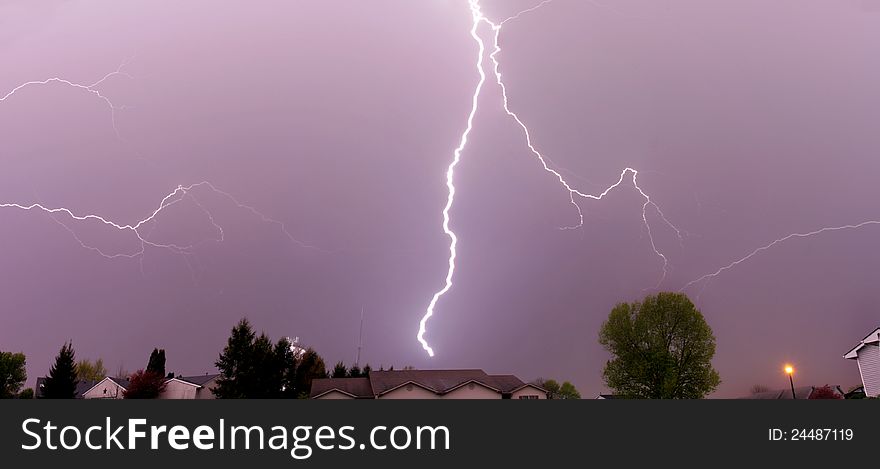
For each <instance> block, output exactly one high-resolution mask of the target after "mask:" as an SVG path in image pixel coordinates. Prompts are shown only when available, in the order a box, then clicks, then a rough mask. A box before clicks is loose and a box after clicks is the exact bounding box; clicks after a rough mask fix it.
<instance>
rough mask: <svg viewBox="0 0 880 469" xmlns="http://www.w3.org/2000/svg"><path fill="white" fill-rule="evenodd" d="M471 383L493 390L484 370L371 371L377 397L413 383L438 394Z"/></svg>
mask: <svg viewBox="0 0 880 469" xmlns="http://www.w3.org/2000/svg"><path fill="white" fill-rule="evenodd" d="M470 381H477V382H479V383H482V384H484V385H487V386H488V387H491V388H493V389H497V388H496V387H495V386H492V385H491V384H489V381H491V380H490V379H489V375H487V374H486V372H485V371H483V370H394V371H371V372H370V384H371V385H372V386H373V391H374V392H375V393H376V395H380V396H381V395H382V394H386V393H388V392H391V391H393V390H394V389H397V388H399V387H401V386H403V385H404V384H407V383H412V384H417V385H419V386H421V387H424V388H426V389H428V390H430V391H433V392H435V393H437V394H444V393H447V392H449V391H451V390H452V389H455V388H457V387H459V386H461V385H462V384H465V383H468V382H470Z"/></svg>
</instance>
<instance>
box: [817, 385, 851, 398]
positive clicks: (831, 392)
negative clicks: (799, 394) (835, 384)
mask: <svg viewBox="0 0 880 469" xmlns="http://www.w3.org/2000/svg"><path fill="white" fill-rule="evenodd" d="M810 399H843V395H842V394H840V393H838V392H837V390H835V389H834V388H832V387H831V386H829V385H827V384H826V385H825V386H822V387H821V388H816V389H814V390H813V392H812V393H810Z"/></svg>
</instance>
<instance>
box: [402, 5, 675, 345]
mask: <svg viewBox="0 0 880 469" xmlns="http://www.w3.org/2000/svg"><path fill="white" fill-rule="evenodd" d="M551 2H552V0H544V1H543V2H541V3H539V4H537V5H535V6H534V7H531V8H529V9H526V10H523V11H521V12H519V13H517V14H515V15H513V16H511V17H509V18H506V19H504V20H503V21H500V22H497V23H496V22H493V21H492V20H490V19H489V18H487V17H486V16H485V15H484V14H483V12H482V7H481V5H480V1H479V0H468V5H469V6H470V11H471V17H472V20H473V23H472V25H471V30H470V34H471V37H473V39H474V41H476V43H477V47H478V55H477V62H476V66H477V72H478V74H479V76H480V79H479V81H478V82H477V86H476V88H475V89H474V94H473V96H472V98H471V110H470V113H469V114H468V119H467V126H466V128H465V130H464V132H463V133H462V135H461V140H460V142H459V145H458V147H457V148H456V149H455V150H454V151H453V158H452V162H451V163H450V165H449V167H448V169H447V171H446V186H447V189H448V194H447V198H446V205H445V206H444V208H443V212H442V214H443V232H444V233H445V234H446V235H447V236H448V237H449V240H450V243H449V266H448V270H447V271H446V279H445V283H444V285H443V288H441V289H440V290H439V291H437V292H436V293H434V296H433V297H432V298H431V301H430V302H429V303H428V307H427V309H426V310H425V314H424V316H422V319H421V321H420V322H419V331H418V334H417V335H416V338H417V339H418V341H419V342H420V343H421V344H422V348H424V349H425V351H426V352H428V355H429V356H432V357H433V356H434V350H433V349H432V348H431V347H430V346H429V345H428V342H427V341H426V340H425V338H424V335H425V332H426V324H427V322H428V319H430V318H431V316H433V315H434V310H435V308H436V306H437V302H438V301H439V300H440V298H441V297H442V296H443V295H445V294H446V293H447V292H448V291H449V290H450V289H451V288H452V285H453V282H452V281H453V277H454V275H455V259H456V256H457V252H456V247H457V246H458V237H457V236H456V234H455V232H454V231H453V230H452V229H451V228H450V210H451V209H452V206H453V204H454V202H455V184H454V176H455V168H456V166H458V164H459V162H460V161H461V155H462V152H463V151H464V149H465V147H466V146H467V142H468V136H469V135H470V133H471V131H472V130H473V121H474V116H475V115H476V113H477V110H478V103H479V98H480V92H481V91H482V89H483V85H484V84H485V82H486V77H487V73H486V71H485V69H484V66H483V64H484V63H485V59H486V49H487V48H486V44H485V43H484V41H483V39H482V38H481V37H480V34H479V31H478V30H479V27H480V25H481V24H485V25H486V26H488V27H489V28H491V30H492V32H493V42H492V52H491V53H490V54H489V55H488V57H489V60H490V61H491V62H492V70H493V74H494V76H495V83H496V84H497V85H498V86H499V88H500V89H501V94H502V104H503V108H504V111H505V113H506V114H507V115H508V116H509V117H510V118H511V119H513V120H514V121H515V122H516V123H517V125H519V127H520V128H521V129H522V131H523V135H524V137H525V143H526V146H527V147H528V148H529V150H530V151H531V152H532V154H533V155H534V156H535V157H536V158H537V159H538V161H539V162H540V164H541V166H542V168H543V169H544V171H546V172H548V173H550V175H552V176H553V178H554V179H556V181H557V182H558V183H559V184H560V185H561V186H562V187H563V188H564V189H565V190H566V191H567V192H568V199H569V203H570V204H571V205H572V206H573V207H574V209H575V211H576V213H577V223H576V224H574V225H571V226H564V227H562V228H561V229H565V230H571V229H577V228H580V227H582V226H583V225H584V214H583V210H582V209H581V206H580V204H579V203H578V202H579V201H582V200H584V199H588V200H596V201H598V200H602V199H603V198H605V196H606V195H608V193H609V192H611V191H612V190H614V189H615V188H617V187H619V186H620V185H622V184H623V182H624V181H625V180H627V176H629V181H630V182H631V183H632V186H633V187H634V188H635V189H636V190H637V191H638V192H639V194H640V195H641V196H642V198H643V199H644V204H643V205H642V222H643V223H644V225H645V229H646V230H647V233H648V239H649V240H650V244H651V249H652V250H653V251H654V254H656V255H657V257H658V258H659V259H660V261H661V262H662V270H663V272H662V274H661V276H660V279H659V280H658V282H657V285H656V286H659V285H660V284H661V283H662V282H663V280H664V279H665V278H666V275H667V273H668V268H669V259H668V258H667V256H666V255H665V254H664V253H663V252H662V251H660V249H659V248H658V247H657V244H656V243H655V241H654V233H653V230H652V229H651V224H650V223H649V221H648V209H649V207H650V208H651V209H653V210H654V211H655V212H656V214H657V216H658V217H659V218H660V219H661V220H662V221H663V223H665V224H666V225H667V226H668V227H670V228H671V229H672V230H674V231H675V233H676V235H677V236H678V238H679V240H681V239H682V232H681V230H679V229H678V228H677V227H675V225H673V224H672V223H671V222H670V221H669V220H668V219H667V218H666V216H665V215H664V214H663V211H662V210H660V207H659V206H657V204H656V203H654V201H653V200H651V197H650V196H648V194H647V193H646V192H645V191H644V190H642V188H641V187H640V186H639V184H638V175H639V172H638V171H637V170H635V169H633V168H630V167H627V168H624V169H623V171H621V173H620V177H619V178H618V180H617V182H615V183H614V184H612V185H610V186H608V187H607V188H606V189H605V190H604V191H602V192H601V193H599V194H597V195H594V194H589V193H585V192H581V191H580V190H578V189H575V188H574V187H573V186H572V185H571V184H569V182H568V181H567V180H566V179H565V177H563V176H562V174H561V173H560V172H559V171H557V170H555V169H553V168H552V167H551V166H550V164H549V163H548V158H547V157H545V156H544V155H543V154H542V153H541V152H540V151H538V150H537V148H535V145H534V144H533V142H532V136H531V133H530V132H529V129H528V126H526V124H525V123H524V122H523V121H522V119H520V117H519V116H518V115H517V114H516V113H515V112H513V111H512V110H511V109H510V103H509V99H508V94H507V87H506V86H505V85H504V82H503V81H502V79H501V71H500V68H501V64H500V63H499V60H498V58H497V55H498V53H500V52H501V47H500V46H499V35H500V33H501V28H502V26H504V25H505V24H506V23H508V22H510V21H514V20H516V19H518V18H520V17H521V16H523V15H525V14H527V13H530V12H533V11H535V10H538V9H539V8H541V7H543V6H545V5H547V4H549V3H551Z"/></svg>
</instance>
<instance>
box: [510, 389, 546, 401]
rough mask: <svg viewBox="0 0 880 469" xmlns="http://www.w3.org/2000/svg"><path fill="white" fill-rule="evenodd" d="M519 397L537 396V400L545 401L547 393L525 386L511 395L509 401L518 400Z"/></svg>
mask: <svg viewBox="0 0 880 469" xmlns="http://www.w3.org/2000/svg"><path fill="white" fill-rule="evenodd" d="M521 396H538V399H547V393H546V392H544V391H542V390H540V389H538V388H533V387H531V386H526V387H524V388H522V389H520V390H519V391H516V392H515V393H513V394H512V395H511V396H510V398H511V399H519V398H520V397H521Z"/></svg>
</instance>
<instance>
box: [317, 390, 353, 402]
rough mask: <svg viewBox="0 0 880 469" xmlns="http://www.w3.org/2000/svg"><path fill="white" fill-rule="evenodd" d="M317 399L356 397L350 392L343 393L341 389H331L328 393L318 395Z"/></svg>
mask: <svg viewBox="0 0 880 469" xmlns="http://www.w3.org/2000/svg"><path fill="white" fill-rule="evenodd" d="M315 399H327V400H334V399H336V400H345V399H354V398H353V397H351V396H349V395H348V394H343V393H341V392H339V391H335V390H334V391H330V392H328V393H327V394H324V395H322V396H321V397H316V398H315Z"/></svg>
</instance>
